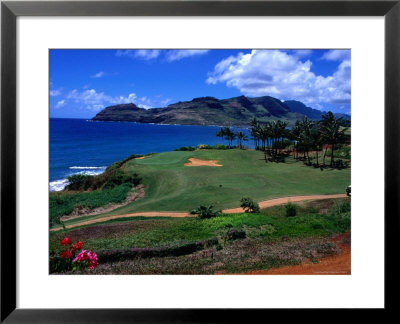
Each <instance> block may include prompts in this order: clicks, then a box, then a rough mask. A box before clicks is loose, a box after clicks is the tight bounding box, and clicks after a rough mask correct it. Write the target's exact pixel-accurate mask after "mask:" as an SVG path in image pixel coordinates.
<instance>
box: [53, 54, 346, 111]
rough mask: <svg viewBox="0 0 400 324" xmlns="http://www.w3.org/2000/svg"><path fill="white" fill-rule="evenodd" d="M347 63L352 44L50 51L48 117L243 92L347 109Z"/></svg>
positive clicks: (309, 104) (228, 96)
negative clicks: (294, 47)
mask: <svg viewBox="0 0 400 324" xmlns="http://www.w3.org/2000/svg"><path fill="white" fill-rule="evenodd" d="M350 70H351V58H350V51H349V50H251V49H242V50H125V49H121V50H50V117H65V118H92V117H93V116H95V115H96V113H98V112H99V111H101V110H102V109H103V108H105V107H107V106H111V105H115V104H120V103H130V102H133V103H135V104H136V105H138V106H139V107H143V108H146V109H150V108H159V107H166V106H167V105H169V104H171V103H175V102H178V101H186V100H192V99H193V98H196V97H203V96H213V97H216V98H218V99H225V98H231V97H235V96H240V95H245V96H249V97H259V96H267V95H268V96H272V97H275V98H278V99H281V100H299V101H302V102H303V103H305V104H306V105H307V106H309V107H312V108H315V109H320V110H325V111H327V110H331V111H333V112H341V113H348V114H349V113H350V106H351V103H350V98H351V89H350V83H351V82H350V81H351V80H350V78H351V72H350Z"/></svg>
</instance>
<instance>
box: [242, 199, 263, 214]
mask: <svg viewBox="0 0 400 324" xmlns="http://www.w3.org/2000/svg"><path fill="white" fill-rule="evenodd" d="M240 202H241V204H240V207H242V208H243V209H244V211H245V212H246V213H259V212H260V206H259V205H258V203H256V202H254V201H253V199H251V198H249V197H243V198H242V199H240Z"/></svg>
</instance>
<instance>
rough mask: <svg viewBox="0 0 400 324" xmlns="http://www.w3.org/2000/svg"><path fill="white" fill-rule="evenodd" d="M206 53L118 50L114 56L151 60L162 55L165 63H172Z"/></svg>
mask: <svg viewBox="0 0 400 324" xmlns="http://www.w3.org/2000/svg"><path fill="white" fill-rule="evenodd" d="M207 52H209V50H118V51H117V52H116V54H115V55H116V56H127V57H130V58H132V59H137V58H139V59H143V60H152V59H156V58H158V57H160V56H161V55H164V56H165V59H166V61H167V62H173V61H179V60H181V59H183V58H186V57H191V56H199V55H204V54H206V53H207Z"/></svg>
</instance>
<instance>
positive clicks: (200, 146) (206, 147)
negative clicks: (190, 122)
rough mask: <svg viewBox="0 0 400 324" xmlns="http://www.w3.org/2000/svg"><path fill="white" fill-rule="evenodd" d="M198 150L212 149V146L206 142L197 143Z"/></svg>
mask: <svg viewBox="0 0 400 324" xmlns="http://www.w3.org/2000/svg"><path fill="white" fill-rule="evenodd" d="M197 149H198V150H209V149H212V147H211V146H210V145H208V144H199V145H197Z"/></svg>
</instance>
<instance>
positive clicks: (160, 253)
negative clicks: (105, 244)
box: [97, 237, 218, 263]
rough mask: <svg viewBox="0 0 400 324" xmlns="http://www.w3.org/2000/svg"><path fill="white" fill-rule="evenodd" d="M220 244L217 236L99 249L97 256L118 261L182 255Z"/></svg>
mask: <svg viewBox="0 0 400 324" xmlns="http://www.w3.org/2000/svg"><path fill="white" fill-rule="evenodd" d="M217 244H218V239H217V238H216V237H213V238H210V239H208V240H202V241H195V242H183V243H179V242H178V243H175V244H173V245H171V246H163V247H153V248H131V249H115V250H104V251H99V252H98V253H97V256H98V258H99V262H101V263H106V262H117V261H123V260H130V259H135V258H155V257H167V256H181V255H187V254H191V253H193V252H196V251H199V250H203V249H204V248H207V247H211V246H213V245H217Z"/></svg>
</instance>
